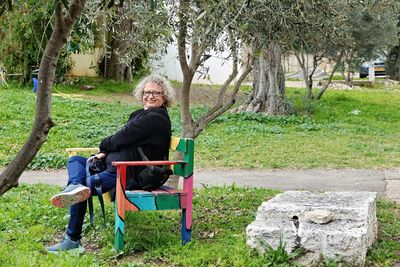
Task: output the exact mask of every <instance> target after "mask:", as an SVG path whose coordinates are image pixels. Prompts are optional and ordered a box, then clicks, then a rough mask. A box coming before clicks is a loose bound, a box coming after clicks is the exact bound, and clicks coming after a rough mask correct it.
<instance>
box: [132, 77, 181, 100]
mask: <svg viewBox="0 0 400 267" xmlns="http://www.w3.org/2000/svg"><path fill="white" fill-rule="evenodd" d="M147 83H156V84H158V85H159V86H160V87H161V88H162V89H163V91H164V106H166V107H169V106H171V104H172V102H173V100H174V98H175V90H174V88H172V86H171V84H170V83H169V81H168V80H167V79H165V78H164V77H162V76H160V75H158V74H151V75H149V76H147V77H144V78H143V79H142V80H141V81H140V82H139V84H138V85H137V86H136V88H135V90H133V94H134V95H135V97H136V98H137V99H138V100H139V101H140V102H142V100H143V91H144V87H145V85H146V84H147Z"/></svg>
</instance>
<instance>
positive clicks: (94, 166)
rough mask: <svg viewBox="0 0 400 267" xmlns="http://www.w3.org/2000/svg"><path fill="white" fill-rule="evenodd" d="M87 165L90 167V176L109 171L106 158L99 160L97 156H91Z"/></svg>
mask: <svg viewBox="0 0 400 267" xmlns="http://www.w3.org/2000/svg"><path fill="white" fill-rule="evenodd" d="M87 164H88V165H89V166H88V167H89V172H90V174H96V173H99V172H103V171H105V170H106V169H107V165H106V161H105V158H102V159H99V158H97V157H95V156H91V157H90V158H89V159H88V161H87Z"/></svg>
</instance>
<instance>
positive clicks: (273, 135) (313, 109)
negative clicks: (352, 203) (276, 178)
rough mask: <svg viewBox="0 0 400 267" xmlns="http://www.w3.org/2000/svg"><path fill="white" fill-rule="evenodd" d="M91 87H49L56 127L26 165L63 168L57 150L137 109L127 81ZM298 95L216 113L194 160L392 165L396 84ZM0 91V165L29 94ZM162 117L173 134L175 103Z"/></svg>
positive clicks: (27, 121)
mask: <svg viewBox="0 0 400 267" xmlns="http://www.w3.org/2000/svg"><path fill="white" fill-rule="evenodd" d="M84 83H85V81H83V84H84ZM95 85H96V87H97V89H95V90H92V91H83V90H80V89H79V85H77V86H65V85H63V86H58V87H56V88H55V90H54V93H55V95H54V97H53V110H52V117H53V120H54V121H55V123H56V126H55V127H54V128H53V129H52V130H51V131H50V134H49V138H48V141H47V142H46V143H45V144H44V146H43V147H42V149H41V150H40V152H39V154H38V155H37V157H36V158H35V160H34V161H33V162H32V164H31V165H30V168H32V169H40V168H42V169H43V168H60V167H63V166H64V164H65V161H66V158H67V155H66V153H65V152H64V149H65V148H67V147H89V146H95V147H96V146H97V145H98V143H99V141H100V140H101V139H102V138H104V137H105V136H107V135H109V134H112V133H113V132H114V131H115V130H117V129H118V128H119V127H120V126H121V125H123V123H124V122H125V121H126V119H127V118H128V116H129V114H130V113H131V112H132V111H133V110H135V109H137V108H138V107H139V104H138V103H137V102H136V101H135V100H134V98H133V96H130V95H129V92H130V90H131V89H130V87H131V86H129V85H126V84H123V83H122V84H118V83H113V82H98V83H97V84H96V83H95ZM107 90H111V92H109V91H107ZM201 90H202V89H198V90H197V91H201ZM204 90H205V89H204ZM209 90H211V91H210V92H212V90H213V89H212V88H211V89H209ZM197 91H196V90H194V94H196V93H197ZM210 92H209V93H210ZM303 93H304V91H301V90H300V89H289V90H288V98H289V99H290V101H291V102H293V103H294V104H293V107H292V110H293V112H294V115H288V116H280V117H269V116H266V115H263V114H235V113H227V114H225V115H223V116H221V117H219V118H218V119H217V120H216V121H215V122H213V123H211V124H210V125H209V127H207V128H206V129H205V130H204V132H203V133H202V134H201V135H200V136H199V137H198V138H197V139H196V166H197V167H202V168H207V167H218V168H231V167H236V168H278V169H283V168H292V169H300V168H391V167H398V166H400V146H399V144H398V140H399V139H400V123H399V121H400V112H399V111H398V103H400V92H399V90H383V89H380V90H362V91H361V90H357V91H356V90H355V91H349V90H348V91H334V90H330V91H328V92H327V93H326V95H324V97H323V99H322V100H321V101H318V102H315V103H306V104H304V103H303V101H302V97H303ZM198 94H199V95H200V93H198ZM0 95H1V98H0V105H1V107H2V109H1V110H0V166H1V165H3V166H4V165H6V164H7V163H8V162H10V160H11V158H12V156H13V155H15V153H16V152H17V151H18V150H19V149H20V148H21V146H22V144H23V142H24V141H25V140H26V138H27V136H28V135H29V133H30V129H31V127H32V121H33V115H34V105H35V94H33V93H31V88H8V89H4V88H1V89H0ZM199 102H201V103H202V102H204V99H203V100H199ZM204 110H205V107H204V106H203V105H194V106H193V114H194V115H195V116H199V115H200V114H201V113H202V112H204ZM304 111H307V112H304ZM306 114H311V115H306ZM170 115H171V117H172V123H173V131H174V134H175V135H179V133H180V130H181V126H180V120H179V108H178V107H177V106H175V107H173V108H171V109H170ZM255 151H257V153H254V152H255Z"/></svg>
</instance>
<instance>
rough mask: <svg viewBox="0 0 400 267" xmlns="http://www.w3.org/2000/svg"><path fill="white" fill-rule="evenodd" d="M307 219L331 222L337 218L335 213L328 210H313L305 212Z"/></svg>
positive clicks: (322, 222)
mask: <svg viewBox="0 0 400 267" xmlns="http://www.w3.org/2000/svg"><path fill="white" fill-rule="evenodd" d="M304 217H305V219H306V221H308V222H313V223H319V224H324V223H329V222H331V221H333V220H334V219H335V215H334V214H333V213H332V212H330V211H328V210H319V209H318V210H312V211H307V212H306V213H305V214H304Z"/></svg>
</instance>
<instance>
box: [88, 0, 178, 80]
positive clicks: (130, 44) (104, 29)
mask: <svg viewBox="0 0 400 267" xmlns="http://www.w3.org/2000/svg"><path fill="white" fill-rule="evenodd" d="M101 2H103V0H97V1H93V0H92V1H88V4H87V8H86V10H87V11H88V13H89V14H90V15H91V19H90V23H91V24H92V25H93V26H94V28H95V29H96V31H97V32H98V34H100V35H103V36H104V39H105V40H104V41H103V43H104V44H102V45H104V48H105V50H106V53H107V54H108V53H109V61H108V62H106V61H104V64H107V69H106V71H105V73H104V74H105V76H106V77H107V78H110V79H114V80H127V81H129V82H130V81H131V80H132V73H133V72H135V73H137V72H138V71H140V70H139V68H140V67H141V68H145V67H146V66H145V65H146V63H147V59H148V57H149V55H150V54H154V53H157V51H161V50H163V46H165V44H166V42H167V41H168V39H169V37H170V34H171V32H170V30H169V24H168V14H167V11H166V8H165V6H164V5H163V3H162V2H159V3H158V5H157V7H156V6H155V3H154V1H149V0H125V1H119V2H118V3H114V1H111V2H110V4H109V5H108V6H107V7H104V6H102V5H101V4H100V3H101ZM107 57H108V56H107ZM106 60H108V59H106ZM135 67H136V69H135Z"/></svg>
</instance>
